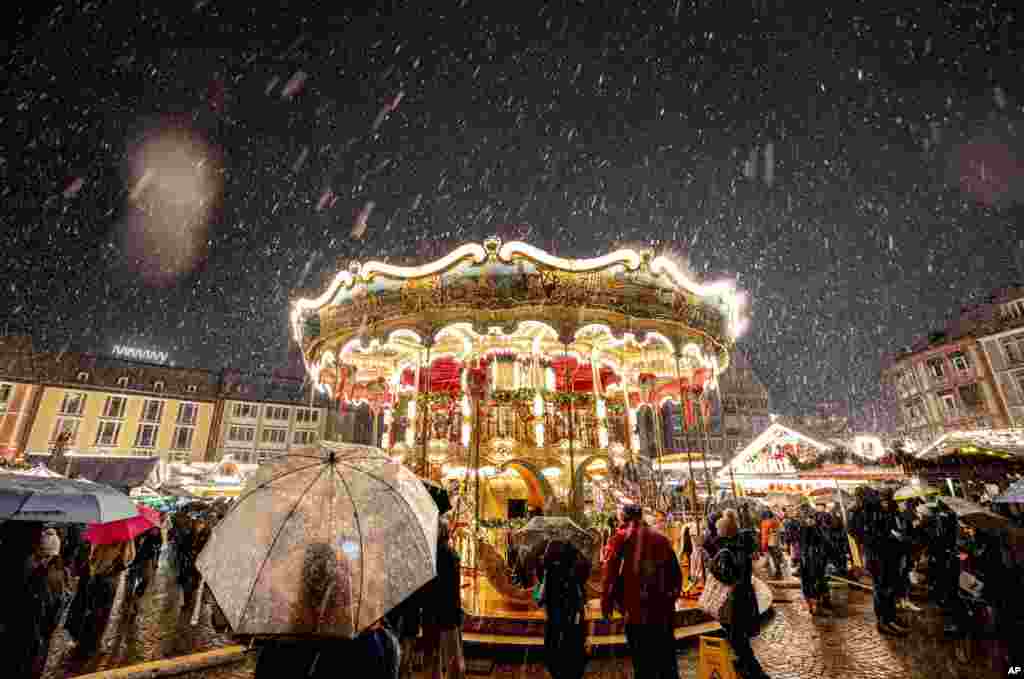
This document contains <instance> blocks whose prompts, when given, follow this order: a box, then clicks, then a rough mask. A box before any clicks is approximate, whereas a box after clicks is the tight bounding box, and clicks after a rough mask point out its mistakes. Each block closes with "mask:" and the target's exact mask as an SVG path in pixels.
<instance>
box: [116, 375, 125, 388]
mask: <svg viewBox="0 0 1024 679" xmlns="http://www.w3.org/2000/svg"><path fill="white" fill-rule="evenodd" d="M117 386H119V387H121V388H122V389H125V388H127V387H128V378H127V377H118V378H117Z"/></svg>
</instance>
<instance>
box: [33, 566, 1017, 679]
mask: <svg viewBox="0 0 1024 679" xmlns="http://www.w3.org/2000/svg"><path fill="white" fill-rule="evenodd" d="M775 594H776V604H775V608H774V611H773V613H771V614H770V615H769V616H768V617H767V618H766V620H765V622H764V625H763V626H762V630H761V635H760V637H758V638H757V639H755V640H754V650H755V652H756V653H757V656H758V657H759V658H760V659H761V662H762V664H763V665H764V667H765V670H766V671H767V672H768V673H769V675H770V676H772V677H775V678H777V679H840V678H842V679H860V678H863V679H889V678H892V679H897V678H899V679H925V678H927V679H994V678H995V677H1002V676H1006V669H1005V668H998V667H992V666H991V664H990V661H989V660H988V656H991V655H992V654H991V653H988V652H986V649H980V650H979V652H978V653H977V656H976V657H977V660H976V661H975V662H973V663H971V664H962V663H958V662H957V661H956V659H955V655H954V644H953V643H952V642H950V641H948V640H946V639H944V638H943V636H942V620H941V618H940V616H939V615H938V614H937V612H935V611H934V610H932V609H928V608H926V610H924V611H922V612H921V613H919V614H915V616H914V620H913V630H912V632H911V634H910V636H909V637H907V638H905V639H892V638H888V637H883V636H881V635H879V633H878V632H877V630H876V628H875V618H874V614H873V613H872V612H871V601H870V597H869V596H867V595H866V594H862V593H854V594H851V597H850V609H849V611H848V614H847V615H845V616H841V617H825V618H812V617H811V616H810V614H809V613H808V612H807V610H806V608H805V607H804V605H803V602H802V599H801V598H800V592H799V590H798V589H791V588H780V589H776V590H775ZM190 614H191V611H187V612H185V611H182V610H181V596H180V594H179V592H178V588H177V587H176V585H175V582H174V579H173V577H172V576H171V571H170V569H169V568H168V566H167V564H166V563H163V562H162V563H161V569H160V572H159V573H158V575H157V579H156V581H154V583H153V584H152V585H151V588H150V591H149V592H148V593H147V594H146V597H145V599H144V600H143V603H142V606H141V610H140V612H139V614H138V615H137V616H136V617H135V618H134V619H126V620H121V618H120V601H118V602H117V603H116V605H115V610H114V617H113V619H112V621H111V625H110V628H109V629H108V631H107V635H106V637H105V639H104V644H103V649H102V651H101V652H100V654H99V655H97V656H96V657H95V658H93V659H91V660H89V661H84V662H83V661H79V660H76V659H74V658H73V654H72V653H70V651H72V650H73V643H72V642H71V641H70V639H69V637H68V636H67V634H66V633H65V632H64V631H63V630H60V631H58V633H57V634H56V635H55V637H54V641H53V647H52V652H51V656H50V660H49V663H48V665H47V672H46V677H47V679H59V678H63V677H70V676H75V675H78V674H84V673H87V672H94V671H98V670H102V669H109V668H113V667H119V666H124V665H130V664H133V663H138V662H143V661H146V660H154V659H159V658H169V657H174V656H178V655H183V654H186V653H190V652H194V651H201V650H209V649H212V648H216V647H219V646H224V645H227V644H230V643H232V641H231V639H230V638H228V637H225V636H222V635H218V634H216V633H214V632H213V630H212V628H211V627H210V624H209V612H208V611H206V612H204V615H203V616H201V619H200V621H199V624H198V625H196V626H192V625H191V624H190V621H189V617H190ZM698 656H699V652H698V646H697V643H696V642H695V641H691V642H688V643H685V644H682V645H680V648H679V669H680V672H679V675H680V677H687V678H690V677H697V665H698V660H699V657H698ZM481 664H482V665H484V666H487V665H491V664H492V662H491V659H485V662H482V663H481ZM252 666H253V661H252V660H248V661H246V662H243V663H240V664H235V665H230V666H226V667H221V668H215V669H210V670H207V671H204V672H201V673H193V674H191V675H184V676H185V677H187V679H200V678H202V679H251V677H252ZM470 676H481V677H482V676H487V675H482V674H471V675H470ZM489 676H491V677H494V678H496V679H541V678H542V677H547V676H548V675H547V674H546V672H545V671H544V668H543V664H542V658H541V650H540V649H534V650H531V651H530V652H529V653H524V654H519V653H516V654H513V655H508V654H503V655H501V656H495V657H493V667H492V668H491V671H490V674H489ZM586 676H587V677H588V679H629V678H631V677H632V671H631V668H630V663H629V660H628V658H626V657H624V656H621V655H612V654H609V653H603V654H600V655H598V657H594V658H591V660H590V662H589V664H588V667H587V675H586ZM417 679H419V678H417Z"/></svg>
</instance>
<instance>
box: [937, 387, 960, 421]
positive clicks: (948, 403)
mask: <svg viewBox="0 0 1024 679" xmlns="http://www.w3.org/2000/svg"><path fill="white" fill-rule="evenodd" d="M939 400H940V401H942V411H943V412H944V413H945V414H946V415H955V414H956V411H957V407H956V394H954V393H953V392H951V391H947V392H944V393H942V394H939Z"/></svg>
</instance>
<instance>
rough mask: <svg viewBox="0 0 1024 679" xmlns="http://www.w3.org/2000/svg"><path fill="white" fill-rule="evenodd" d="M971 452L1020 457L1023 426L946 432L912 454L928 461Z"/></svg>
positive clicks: (1022, 455)
mask: <svg viewBox="0 0 1024 679" xmlns="http://www.w3.org/2000/svg"><path fill="white" fill-rule="evenodd" d="M972 454H977V455H991V456H994V457H1002V458H1006V459H1013V458H1017V459H1024V428H1020V427H1018V428H1014V429H976V430H971V431H953V432H948V433H946V434H942V435H941V436H939V437H938V438H936V439H935V440H934V441H932V442H931V443H930V444H929V445H927V446H926V447H925V448H923V449H922V450H921V451H920V452H919V453H918V454H917V455H916V456H915V457H916V458H917V459H918V460H923V461H929V460H937V459H939V458H940V457H945V456H946V455H972Z"/></svg>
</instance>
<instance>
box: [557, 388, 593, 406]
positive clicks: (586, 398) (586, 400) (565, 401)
mask: <svg viewBox="0 0 1024 679" xmlns="http://www.w3.org/2000/svg"><path fill="white" fill-rule="evenodd" d="M593 399H594V396H593V394H586V393H582V392H566V391H559V392H556V393H554V394H553V395H552V398H551V401H553V402H554V404H555V405H557V406H567V405H569V404H570V403H571V404H573V405H576V406H589V405H590V404H591V403H593Z"/></svg>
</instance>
